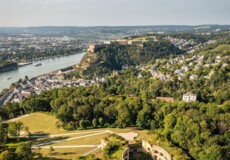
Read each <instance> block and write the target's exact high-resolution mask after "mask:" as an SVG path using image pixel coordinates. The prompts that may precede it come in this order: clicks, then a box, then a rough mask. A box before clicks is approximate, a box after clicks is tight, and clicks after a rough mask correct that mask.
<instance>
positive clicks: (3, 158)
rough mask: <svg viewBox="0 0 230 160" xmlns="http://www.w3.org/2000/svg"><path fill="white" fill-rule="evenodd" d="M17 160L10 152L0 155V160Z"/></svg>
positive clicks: (6, 151)
mask: <svg viewBox="0 0 230 160" xmlns="http://www.w3.org/2000/svg"><path fill="white" fill-rule="evenodd" d="M13 159H15V157H14V155H13V154H12V153H10V152H9V151H8V150H5V151H3V152H1V153H0V160H13Z"/></svg>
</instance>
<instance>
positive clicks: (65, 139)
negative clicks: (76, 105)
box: [8, 112, 142, 159]
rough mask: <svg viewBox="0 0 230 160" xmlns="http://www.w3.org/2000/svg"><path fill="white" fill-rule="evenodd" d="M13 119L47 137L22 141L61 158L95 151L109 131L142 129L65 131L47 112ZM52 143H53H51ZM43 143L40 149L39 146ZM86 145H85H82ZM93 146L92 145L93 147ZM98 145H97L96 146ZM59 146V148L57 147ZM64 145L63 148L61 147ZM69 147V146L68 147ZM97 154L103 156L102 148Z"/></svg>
mask: <svg viewBox="0 0 230 160" xmlns="http://www.w3.org/2000/svg"><path fill="white" fill-rule="evenodd" d="M11 121H21V122H22V123H23V124H24V126H27V127H29V131H30V132H31V133H32V134H33V135H39V134H40V135H44V136H47V137H41V138H32V137H31V138H29V139H26V138H21V139H20V141H21V142H23V141H31V142H33V145H34V147H35V148H34V151H36V152H40V153H42V155H43V156H49V157H55V158H61V159H73V158H75V157H76V156H81V155H84V154H86V153H88V152H90V151H93V150H94V149H95V148H97V147H98V145H100V143H101V139H103V138H105V137H107V136H108V135H109V134H111V133H109V132H113V133H115V134H116V133H127V132H136V133H141V132H142V131H140V130H136V129H135V128H126V129H119V128H100V129H88V130H75V131H65V130H63V129H61V128H57V127H56V122H57V121H58V120H57V119H56V118H55V116H53V115H49V114H46V113H39V112H38V113H32V114H29V115H26V116H22V117H19V118H16V119H13V120H11ZM50 143H51V144H50ZM18 144H19V143H17V142H16V141H12V142H10V143H9V144H8V146H12V147H13V146H17V145H18ZM36 145H41V146H40V147H39V148H40V150H39V149H38V146H36ZM82 145H85V146H82ZM50 146H53V148H54V150H55V151H54V153H52V154H51V153H50V151H49V148H50ZM91 146H92V147H91ZM95 146H97V147H95ZM57 147H58V148H57ZM59 147H62V148H59ZM67 147H68V148H67ZM92 153H93V154H96V156H97V157H98V156H99V157H100V158H103V154H102V152H101V150H100V149H98V150H95V151H93V152H92Z"/></svg>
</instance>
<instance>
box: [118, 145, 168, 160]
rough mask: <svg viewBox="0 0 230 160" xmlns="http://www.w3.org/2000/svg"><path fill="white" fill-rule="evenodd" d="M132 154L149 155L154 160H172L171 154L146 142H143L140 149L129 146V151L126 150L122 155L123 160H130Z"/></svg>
mask: <svg viewBox="0 0 230 160" xmlns="http://www.w3.org/2000/svg"><path fill="white" fill-rule="evenodd" d="M132 152H144V153H149V154H150V155H151V157H152V159H153V160H172V158H171V156H170V154H169V153H168V152H167V151H166V150H164V149H163V148H161V147H159V146H155V145H151V144H150V143H149V142H148V141H145V140H142V146H141V147H139V148H137V147H132V146H129V147H128V148H127V149H125V150H124V152H123V154H122V160H129V159H130V153H132Z"/></svg>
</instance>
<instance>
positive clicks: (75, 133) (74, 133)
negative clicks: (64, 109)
mask: <svg viewBox="0 0 230 160" xmlns="http://www.w3.org/2000/svg"><path fill="white" fill-rule="evenodd" d="M97 132H100V133H101V132H107V133H113V132H112V131H110V130H97V131H89V132H73V133H65V134H52V135H37V136H20V137H21V138H49V137H50V138H53V137H63V136H71V135H78V134H88V133H97Z"/></svg>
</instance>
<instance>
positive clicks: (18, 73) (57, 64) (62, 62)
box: [0, 52, 85, 92]
mask: <svg viewBox="0 0 230 160" xmlns="http://www.w3.org/2000/svg"><path fill="white" fill-rule="evenodd" d="M84 54H85V52H83V53H79V54H73V55H69V56H63V57H57V58H49V59H43V60H39V61H34V62H33V64H31V65H27V66H23V67H19V68H18V69H17V70H13V71H8V72H4V73H0V92H1V91H2V90H3V89H4V88H8V87H10V85H11V84H12V83H14V82H17V81H18V80H19V79H20V78H22V79H24V78H25V76H28V77H29V78H33V77H36V76H38V75H41V74H44V73H48V72H51V71H55V70H58V69H61V68H65V67H68V66H71V65H74V64H78V63H79V62H80V61H81V59H82V57H83V56H84ZM38 63H41V64H42V65H40V66H34V65H35V64H38ZM10 78H11V79H10ZM7 79H8V80H7Z"/></svg>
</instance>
